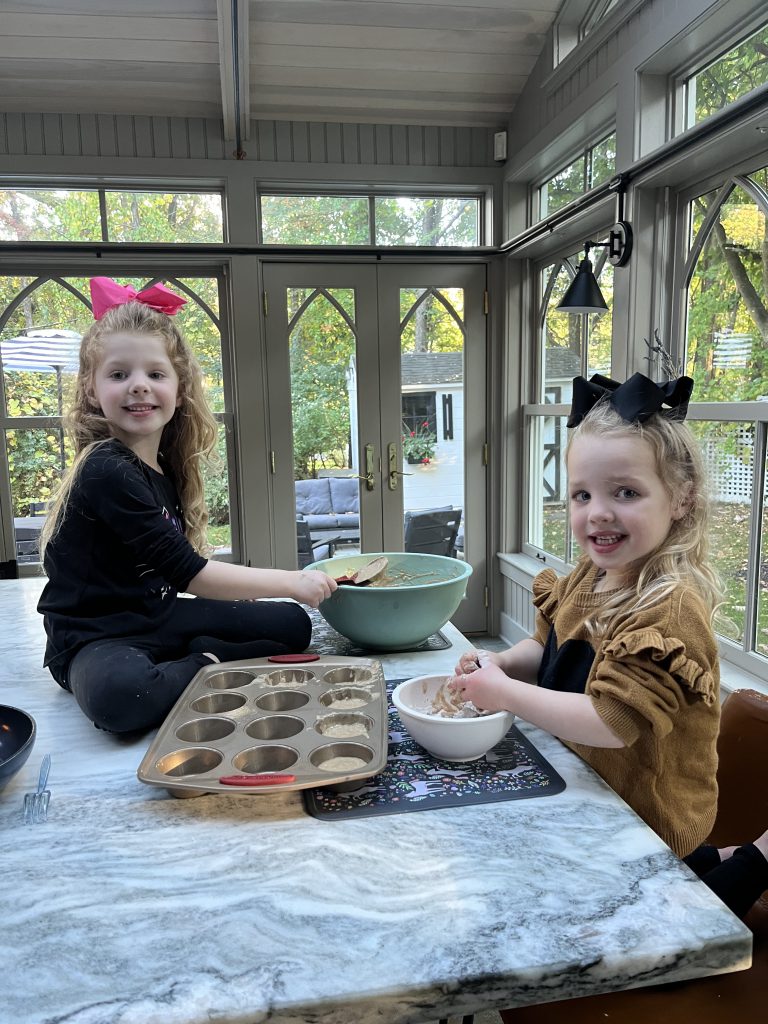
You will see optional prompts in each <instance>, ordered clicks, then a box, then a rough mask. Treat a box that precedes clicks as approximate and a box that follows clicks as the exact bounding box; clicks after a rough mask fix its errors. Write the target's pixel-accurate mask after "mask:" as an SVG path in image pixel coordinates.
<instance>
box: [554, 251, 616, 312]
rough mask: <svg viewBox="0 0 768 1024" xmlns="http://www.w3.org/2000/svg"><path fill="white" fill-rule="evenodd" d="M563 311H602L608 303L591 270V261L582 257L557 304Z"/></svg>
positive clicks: (606, 307)
mask: <svg viewBox="0 0 768 1024" xmlns="http://www.w3.org/2000/svg"><path fill="white" fill-rule="evenodd" d="M557 308H558V309H559V310H561V311H562V312H563V313H604V312H605V311H606V309H608V305H607V303H606V301H605V299H604V298H603V295H602V292H601V291H600V288H599V287H598V284H597V280H596V279H595V275H594V273H593V272H592V261H591V260H589V259H583V260H582V261H581V263H580V264H579V269H578V270H577V271H576V277H574V279H573V280H572V281H571V283H570V285H569V286H568V289H567V290H566V293H565V295H564V296H563V298H562V301H561V302H560V304H559V305H558V306H557Z"/></svg>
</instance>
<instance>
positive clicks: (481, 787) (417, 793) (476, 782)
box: [302, 679, 565, 819]
mask: <svg viewBox="0 0 768 1024" xmlns="http://www.w3.org/2000/svg"><path fill="white" fill-rule="evenodd" d="M399 682H401V680H400V679H393V680H389V681H388V682H387V695H389V694H391V693H392V690H393V689H394V687H395V686H397V684H398V683H399ZM564 789H565V782H564V780H563V779H562V777H561V776H560V775H559V774H558V773H557V772H556V771H555V769H554V768H553V767H552V765H551V764H550V763H549V761H547V760H546V758H544V757H543V756H542V755H541V754H540V753H539V751H538V750H537V749H536V748H535V747H534V746H533V744H532V743H531V742H530V740H529V739H528V738H527V737H526V736H524V735H523V734H522V733H521V732H520V730H519V729H518V728H517V727H516V726H514V725H513V726H512V728H511V729H510V730H509V732H508V733H507V735H506V736H505V737H504V739H503V740H502V741H501V742H500V743H497V744H496V746H495V747H494V748H493V749H492V750H489V751H488V753H487V754H485V756H484V757H481V758H480V759H479V760H478V761H463V762H457V761H442V760H440V759H439V758H436V757H432V756H431V755H430V754H428V753H427V752H426V751H425V750H424V749H423V747H420V746H419V744H418V743H416V741H415V740H412V739H411V737H410V736H409V735H408V733H407V732H406V731H405V729H404V727H403V724H402V722H401V721H400V716H399V715H398V713H397V709H396V708H395V707H394V706H393V704H392V702H391V700H390V702H389V749H388V753H387V764H386V767H385V768H384V771H383V772H380V773H379V774H378V775H374V776H373V778H370V779H365V780H363V782H361V783H360V785H359V786H358V788H357V789H354V790H351V791H348V792H344V793H337V792H335V791H334V790H331V789H305V790H303V791H302V796H303V798H304V806H305V807H306V809H307V811H308V812H309V813H310V814H311V815H313V816H314V817H315V818H327V819H335V818H356V817H367V816H368V815H371V814H401V813H403V812H406V811H428V810H431V809H433V808H435V807H457V806H460V805H461V804H484V803H493V802H497V801H500V800H525V799H527V798H528V797H533V796H554V795H555V793H561V792H562V791H563V790H564Z"/></svg>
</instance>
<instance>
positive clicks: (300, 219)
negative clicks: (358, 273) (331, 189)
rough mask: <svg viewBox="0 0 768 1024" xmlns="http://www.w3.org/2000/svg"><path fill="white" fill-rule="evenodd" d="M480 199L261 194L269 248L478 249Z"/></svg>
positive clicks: (263, 227)
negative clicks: (424, 247) (404, 246)
mask: <svg viewBox="0 0 768 1024" xmlns="http://www.w3.org/2000/svg"><path fill="white" fill-rule="evenodd" d="M480 208H481V207H480V198H479V197H478V196H438V195H432V196H425V195H357V196H350V195H319V194H318V195H289V194H270V193H265V194H263V195H262V196H261V202H260V210H261V237H262V241H263V242H264V243H265V244H267V245H382V246H384V245H386V246H398V245H425V246H436V245H461V246H470V245H480V244H481V231H480Z"/></svg>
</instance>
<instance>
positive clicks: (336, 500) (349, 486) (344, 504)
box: [328, 476, 360, 513]
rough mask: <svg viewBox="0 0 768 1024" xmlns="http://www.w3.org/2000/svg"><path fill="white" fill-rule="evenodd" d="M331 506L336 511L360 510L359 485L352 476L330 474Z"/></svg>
mask: <svg viewBox="0 0 768 1024" xmlns="http://www.w3.org/2000/svg"><path fill="white" fill-rule="evenodd" d="M328 482H329V483H330V485H331V507H332V508H333V511H334V512H336V513H339V512H359V511H360V486H359V484H358V481H357V480H356V479H355V478H354V477H339V476H336V477H334V476H332V477H330V478H329V480H328Z"/></svg>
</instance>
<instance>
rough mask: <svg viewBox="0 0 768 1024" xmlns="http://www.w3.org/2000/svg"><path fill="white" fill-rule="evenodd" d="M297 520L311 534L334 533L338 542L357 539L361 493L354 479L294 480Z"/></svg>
mask: <svg viewBox="0 0 768 1024" xmlns="http://www.w3.org/2000/svg"><path fill="white" fill-rule="evenodd" d="M296 519H297V520H299V521H302V520H304V521H306V522H307V523H308V524H309V529H310V530H311V531H312V533H313V534H317V533H318V532H320V531H327V532H328V533H329V534H331V533H333V534H334V535H335V537H336V539H338V540H356V539H357V538H358V537H359V536H360V492H359V489H358V481H357V479H356V478H355V477H321V478H319V479H317V480H297V481H296Z"/></svg>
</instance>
